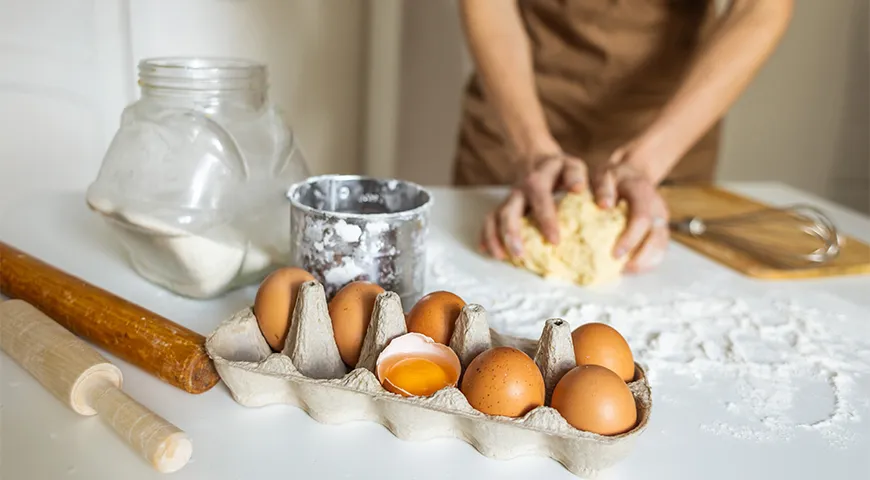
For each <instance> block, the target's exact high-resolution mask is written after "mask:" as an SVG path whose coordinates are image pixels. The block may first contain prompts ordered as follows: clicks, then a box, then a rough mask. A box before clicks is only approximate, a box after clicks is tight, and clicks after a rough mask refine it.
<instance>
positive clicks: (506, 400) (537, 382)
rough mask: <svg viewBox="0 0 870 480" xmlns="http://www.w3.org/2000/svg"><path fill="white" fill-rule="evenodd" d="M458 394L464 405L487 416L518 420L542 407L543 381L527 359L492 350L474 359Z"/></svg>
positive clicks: (513, 351) (507, 350) (515, 351)
mask: <svg viewBox="0 0 870 480" xmlns="http://www.w3.org/2000/svg"><path fill="white" fill-rule="evenodd" d="M460 390H461V391H462V393H463V394H465V398H467V399H468V403H469V404H471V406H472V407H474V408H475V409H476V410H478V411H480V412H483V413H486V414H488V415H503V416H506V417H521V416H523V415H525V414H526V413H528V412H529V411H531V410H533V409H534V408H536V407H540V406H541V405H543V404H544V377H543V375H541V371H540V370H539V369H538V366H537V365H536V364H535V362H534V360H532V359H531V358H530V357H529V356H528V355H526V354H525V353H523V352H522V351H521V350H518V349H516V348H513V347H495V348H491V349H489V350H486V351H484V352H483V353H481V354H480V355H478V356H477V357H475V358H474V360H472V361H471V363H469V364H468V367H467V368H466V370H465V376H463V377H462V386H461V387H460Z"/></svg>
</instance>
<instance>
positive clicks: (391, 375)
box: [375, 333, 462, 397]
mask: <svg viewBox="0 0 870 480" xmlns="http://www.w3.org/2000/svg"><path fill="white" fill-rule="evenodd" d="M461 371H462V365H461V364H460V363H459V357H458V356H457V355H456V352H454V351H453V349H451V348H450V347H448V346H446V345H442V344H440V343H436V342H435V341H434V340H432V339H431V338H429V337H427V336H425V335H422V334H419V333H406V334H404V335H401V336H398V337H396V338H394V339H392V340H391V341H390V343H389V344H387V346H386V347H385V348H384V350H383V351H382V352H381V354H380V355H378V359H377V361H376V363H375V373H376V375H377V377H378V381H379V382H381V385H382V386H383V387H384V388H385V389H386V390H387V391H389V392H392V393H395V394H398V395H402V396H404V397H416V396H423V397H425V396H429V395H432V394H433V393H435V392H437V391H438V390H441V389H442V388H444V387H455V386H456V383H457V382H458V381H459V373H460V372H461Z"/></svg>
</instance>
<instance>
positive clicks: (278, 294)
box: [254, 267, 314, 352]
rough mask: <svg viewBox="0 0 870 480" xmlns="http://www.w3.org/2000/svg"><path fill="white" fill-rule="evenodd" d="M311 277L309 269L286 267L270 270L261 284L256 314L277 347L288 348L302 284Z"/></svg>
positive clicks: (272, 345)
mask: <svg viewBox="0 0 870 480" xmlns="http://www.w3.org/2000/svg"><path fill="white" fill-rule="evenodd" d="M311 281H314V277H313V276H312V275H311V274H310V273H308V272H306V271H305V270H302V269H301V268H293V267H285V268H279V269H278V270H275V271H274V272H272V273H270V274H269V276H267V277H266V278H265V279H264V280H263V283H261V284H260V288H259V290H257V296H256V298H255V299H254V316H255V317H257V325H259V326H260V332H262V334H263V337H264V338H265V339H266V342H267V343H268V344H269V346H270V347H271V348H272V350H273V351H276V352H280V351H281V350H283V349H284V341H285V340H286V339H287V333H288V332H289V330H290V316H291V315H292V314H293V309H294V308H295V307H296V295H297V294H298V293H299V287H300V286H302V284H303V283H305V282H311Z"/></svg>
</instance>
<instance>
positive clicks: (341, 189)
mask: <svg viewBox="0 0 870 480" xmlns="http://www.w3.org/2000/svg"><path fill="white" fill-rule="evenodd" d="M287 197H288V198H289V200H290V242H291V243H290V251H291V262H292V264H293V265H295V266H297V267H299V268H303V269H305V270H307V271H308V272H310V273H311V274H312V275H314V277H315V278H317V280H318V281H319V282H321V283H322V284H323V286H324V289H325V290H326V296H327V298H329V299H331V298H332V296H333V295H335V293H336V292H338V290H340V289H341V288H342V287H343V286H345V285H347V284H348V283H350V282H353V281H358V280H364V281H369V282H373V283H377V284H378V285H380V286H381V287H383V288H384V289H385V290H387V291H393V292H396V293H397V294H398V295H399V297H401V299H402V304H403V305H404V306H405V308H406V309H409V308H410V307H411V306H413V305H414V304H415V303H416V302H417V300H419V299H420V297H422V295H423V289H424V287H425V285H424V282H425V276H426V235H427V233H428V229H429V210H430V208H431V206H432V196H431V195H430V194H429V192H428V191H426V189H424V188H423V187H421V186H420V185H417V184H415V183H411V182H405V181H402V180H395V179H379V178H372V177H364V176H355V175H323V176H318V177H311V178H309V179H308V180H305V181H303V182H300V183H297V184H295V185H293V186H292V187H291V188H290V190H289V192H288V193H287Z"/></svg>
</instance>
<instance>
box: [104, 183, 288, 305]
mask: <svg viewBox="0 0 870 480" xmlns="http://www.w3.org/2000/svg"><path fill="white" fill-rule="evenodd" d="M89 205H90V206H91V208H93V209H94V210H96V211H98V212H100V213H102V214H103V215H104V216H106V218H107V219H109V220H110V225H111V226H112V227H113V228H114V229H115V231H116V232H117V233H118V235H119V239H120V240H121V242H122V243H123V244H124V245H125V246H126V248H127V252H128V255H129V257H130V261H131V263H132V266H133V268H134V269H135V270H136V272H138V273H139V274H140V275H141V276H142V277H144V278H146V279H147V280H149V281H151V282H153V283H155V284H157V285H160V286H162V287H164V288H166V289H168V290H171V291H173V292H175V293H178V294H180V295H184V296H187V297H191V298H210V297H213V296H215V295H218V294H220V293H222V292H224V291H226V290H228V289H230V288H232V287H234V286H236V285H240V284H243V283H245V282H247V281H249V280H251V279H253V278H254V277H256V276H258V275H260V274H262V273H264V272H266V271H267V270H269V269H270V268H271V267H272V266H274V265H276V264H279V263H280V262H281V260H282V259H281V258H280V256H279V255H278V254H277V253H271V252H269V251H267V250H266V249H262V248H259V247H257V246H256V245H253V244H252V243H251V242H250V241H247V240H245V241H241V240H238V239H240V238H242V236H241V235H240V234H238V233H237V232H234V231H233V230H232V228H231V227H223V228H222V229H219V230H215V231H212V232H210V235H209V236H204V235H195V234H192V233H190V232H187V231H184V230H182V229H179V228H177V227H174V226H171V225H168V224H166V223H164V222H162V221H160V220H159V219H157V218H154V217H151V216H149V215H143V214H139V213H135V212H131V211H127V210H124V209H119V208H117V207H116V206H115V205H114V204H112V203H111V202H110V201H108V200H101V199H90V200H89Z"/></svg>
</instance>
